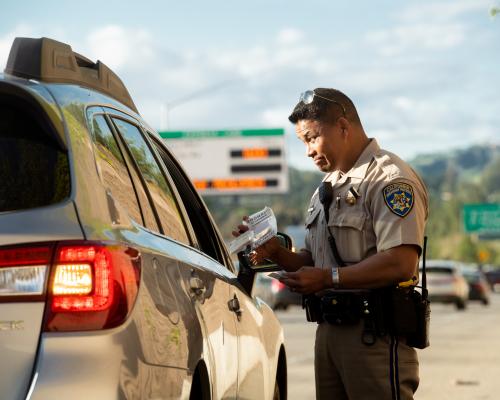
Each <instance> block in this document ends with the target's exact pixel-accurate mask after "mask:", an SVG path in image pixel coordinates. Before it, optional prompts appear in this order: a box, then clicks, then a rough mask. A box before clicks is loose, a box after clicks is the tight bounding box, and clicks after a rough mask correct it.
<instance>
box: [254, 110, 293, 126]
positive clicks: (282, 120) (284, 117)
mask: <svg viewBox="0 0 500 400" xmlns="http://www.w3.org/2000/svg"><path fill="white" fill-rule="evenodd" d="M289 115H290V109H288V108H274V109H270V110H265V111H263V112H262V117H261V120H262V123H263V125H265V126H269V127H276V126H283V125H285V124H288V116H289Z"/></svg>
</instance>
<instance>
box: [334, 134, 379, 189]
mask: <svg viewBox="0 0 500 400" xmlns="http://www.w3.org/2000/svg"><path fill="white" fill-rule="evenodd" d="M379 150H380V147H379V145H378V143H377V140H376V139H374V138H370V142H369V143H368V145H367V146H366V147H365V149H364V150H363V152H362V153H361V154H360V156H359V157H358V159H357V160H356V162H355V163H354V166H353V167H352V168H351V169H350V170H349V171H347V172H346V173H345V174H341V173H340V171H335V172H333V173H332V174H331V175H332V178H334V177H335V178H337V179H336V181H337V183H344V182H346V181H347V179H348V178H357V179H363V178H364V177H365V176H366V172H367V170H368V167H369V166H370V162H371V161H372V159H373V157H374V156H375V154H377V152H378V151H379Z"/></svg>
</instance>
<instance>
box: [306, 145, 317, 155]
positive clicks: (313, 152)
mask: <svg viewBox="0 0 500 400" xmlns="http://www.w3.org/2000/svg"><path fill="white" fill-rule="evenodd" d="M306 154H307V157H311V158H313V157H314V156H315V155H316V150H315V149H314V147H312V146H311V145H310V144H309V143H308V144H306Z"/></svg>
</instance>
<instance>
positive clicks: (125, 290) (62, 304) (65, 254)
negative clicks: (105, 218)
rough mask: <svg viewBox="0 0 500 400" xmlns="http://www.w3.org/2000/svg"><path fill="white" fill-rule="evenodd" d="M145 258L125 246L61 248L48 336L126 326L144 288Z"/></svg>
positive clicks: (53, 279)
mask: <svg viewBox="0 0 500 400" xmlns="http://www.w3.org/2000/svg"><path fill="white" fill-rule="evenodd" d="M139 277H140V257H139V252H138V251H137V250H135V249H132V248H130V247H125V246H121V245H104V244H101V243H89V242H86V243H77V244H67V243H66V244H64V243H63V244H60V245H59V246H58V247H57V248H56V254H55V258H54V263H53V265H52V268H51V275H50V280H49V286H48V304H47V311H46V318H45V326H44V329H45V331H82V330H95V329H105V328H112V327H115V326H118V325H119V324H121V323H122V322H123V321H124V320H125V319H126V317H127V315H128V314H129V313H130V311H131V309H132V306H133V305H134V302H135V299H136V297H137V292H138V288H139Z"/></svg>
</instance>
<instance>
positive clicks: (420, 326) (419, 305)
mask: <svg viewBox="0 0 500 400" xmlns="http://www.w3.org/2000/svg"><path fill="white" fill-rule="evenodd" d="M424 290H426V289H424ZM411 295H412V297H413V303H414V305H415V317H416V320H415V322H416V327H415V332H413V334H408V335H407V336H406V344H407V345H408V346H412V347H415V348H417V349H425V348H426V347H428V346H429V325H430V320H431V305H430V302H429V300H427V296H426V295H421V294H420V293H419V292H417V291H416V290H413V291H412V293H411Z"/></svg>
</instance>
